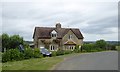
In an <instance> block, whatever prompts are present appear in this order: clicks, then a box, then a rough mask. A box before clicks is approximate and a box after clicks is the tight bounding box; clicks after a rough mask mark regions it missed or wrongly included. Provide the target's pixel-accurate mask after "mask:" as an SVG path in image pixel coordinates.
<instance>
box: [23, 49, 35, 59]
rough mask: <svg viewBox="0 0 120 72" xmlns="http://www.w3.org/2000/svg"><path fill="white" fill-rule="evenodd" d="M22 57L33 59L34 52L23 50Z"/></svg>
mask: <svg viewBox="0 0 120 72" xmlns="http://www.w3.org/2000/svg"><path fill="white" fill-rule="evenodd" d="M24 57H25V59H29V58H32V57H34V51H33V50H32V49H31V48H25V50H24Z"/></svg>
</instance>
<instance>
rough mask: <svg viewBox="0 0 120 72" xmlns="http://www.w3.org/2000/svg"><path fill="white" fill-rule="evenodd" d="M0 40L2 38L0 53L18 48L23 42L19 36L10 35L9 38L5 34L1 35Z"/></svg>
mask: <svg viewBox="0 0 120 72" xmlns="http://www.w3.org/2000/svg"><path fill="white" fill-rule="evenodd" d="M0 38H2V52H4V49H6V50H8V49H15V48H18V46H19V45H20V44H22V45H23V44H24V40H23V38H22V37H20V36H19V35H12V36H9V35H8V34H6V33H3V34H2V35H1V36H0Z"/></svg>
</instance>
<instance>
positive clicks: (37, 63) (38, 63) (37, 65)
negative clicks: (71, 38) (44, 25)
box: [2, 53, 80, 70]
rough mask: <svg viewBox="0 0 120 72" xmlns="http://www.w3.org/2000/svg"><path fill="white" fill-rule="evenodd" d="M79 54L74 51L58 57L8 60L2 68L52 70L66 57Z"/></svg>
mask: <svg viewBox="0 0 120 72" xmlns="http://www.w3.org/2000/svg"><path fill="white" fill-rule="evenodd" d="M79 54H80V53H79ZM79 54H78V53H73V54H68V55H63V56H57V57H45V58H35V59H28V60H22V61H14V62H6V63H3V64H2V70H51V69H52V68H54V66H55V65H56V64H57V63H60V62H61V61H63V60H64V59H65V58H67V57H71V56H74V55H79Z"/></svg>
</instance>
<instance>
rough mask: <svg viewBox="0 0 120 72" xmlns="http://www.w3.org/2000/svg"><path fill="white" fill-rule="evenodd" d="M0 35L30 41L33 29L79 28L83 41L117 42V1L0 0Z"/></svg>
mask: <svg viewBox="0 0 120 72" xmlns="http://www.w3.org/2000/svg"><path fill="white" fill-rule="evenodd" d="M1 5H2V6H0V13H1V15H0V23H1V24H0V27H1V28H0V29H1V30H0V32H1V31H2V32H1V34H2V33H8V34H10V35H13V34H19V35H20V36H22V37H23V38H24V39H25V40H29V41H30V40H32V36H33V32H34V28H35V27H36V26H39V27H42V26H43V27H55V24H56V22H60V23H61V25H62V27H67V28H79V29H80V31H81V32H82V34H83V36H84V41H96V40H99V39H104V40H109V41H111V40H114V41H115V40H118V0H97V1H96V0H91V2H90V1H89V0H85V1H83V0H21V1H19V2H18V1H16V0H2V2H1Z"/></svg>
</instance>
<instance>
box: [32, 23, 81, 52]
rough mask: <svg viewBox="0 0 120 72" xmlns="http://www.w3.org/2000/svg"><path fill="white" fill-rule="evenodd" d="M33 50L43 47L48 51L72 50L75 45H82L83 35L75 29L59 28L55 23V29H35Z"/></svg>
mask: <svg viewBox="0 0 120 72" xmlns="http://www.w3.org/2000/svg"><path fill="white" fill-rule="evenodd" d="M33 39H34V46H35V48H40V47H45V48H48V49H49V50H50V51H57V50H58V49H59V48H60V49H63V50H74V48H75V46H76V45H79V47H81V45H82V44H83V35H82V33H81V32H80V30H79V29H77V28H61V24H60V23H57V24H56V27H35V29H34V34H33Z"/></svg>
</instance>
